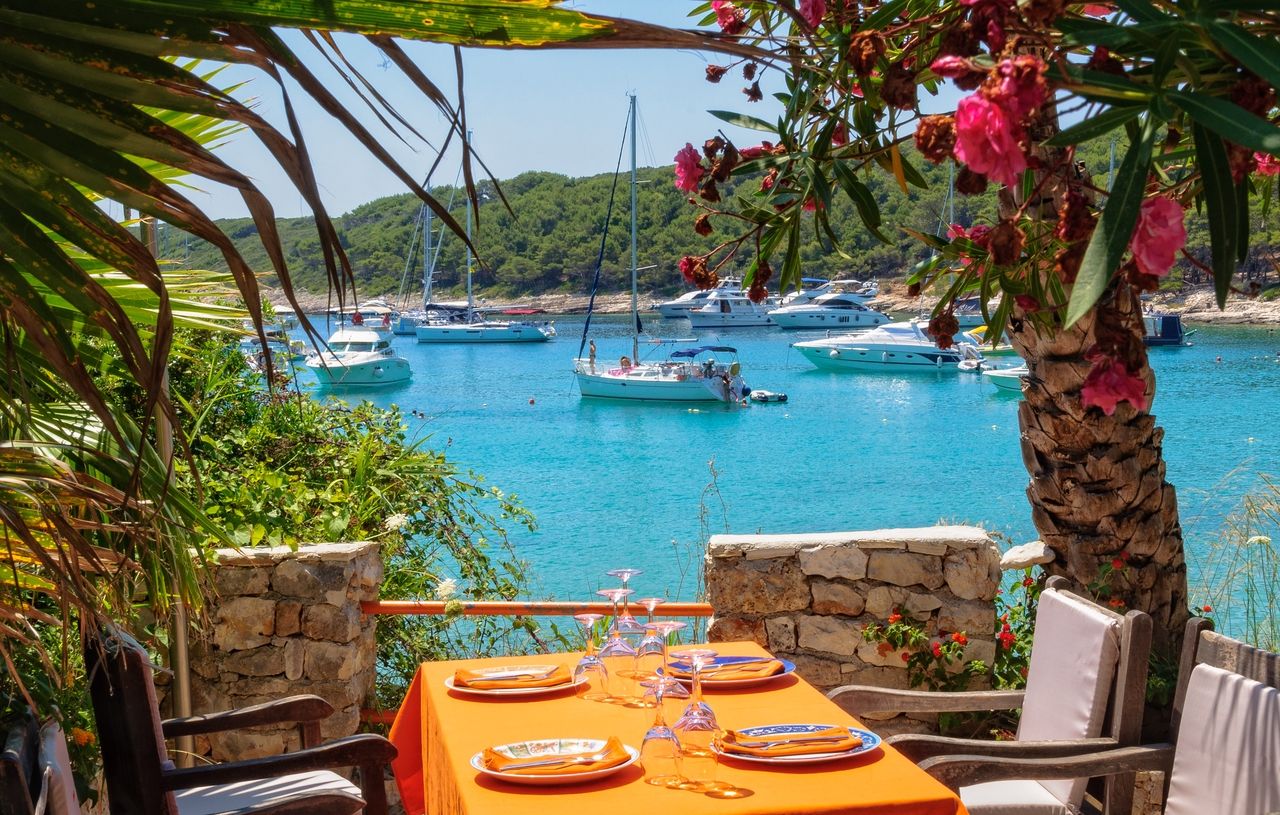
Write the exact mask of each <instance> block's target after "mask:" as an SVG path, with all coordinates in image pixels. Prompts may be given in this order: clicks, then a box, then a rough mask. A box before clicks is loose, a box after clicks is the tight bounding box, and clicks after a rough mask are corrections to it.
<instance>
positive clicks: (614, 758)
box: [481, 738, 631, 775]
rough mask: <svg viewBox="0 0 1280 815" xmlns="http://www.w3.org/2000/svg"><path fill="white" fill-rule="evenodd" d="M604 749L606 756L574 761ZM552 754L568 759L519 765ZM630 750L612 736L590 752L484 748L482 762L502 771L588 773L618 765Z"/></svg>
mask: <svg viewBox="0 0 1280 815" xmlns="http://www.w3.org/2000/svg"><path fill="white" fill-rule="evenodd" d="M601 753H603V754H604V757H603V758H600V759H595V760H592V761H571V760H569V759H574V758H591V757H594V756H597V755H600V754H601ZM553 758H557V759H565V761H564V763H562V764H542V765H539V766H537V767H523V768H522V767H520V766H519V765H521V764H525V763H530V762H534V761H541V760H546V761H550V760H551V759H553ZM630 758H631V756H630V754H628V753H627V751H626V750H624V749H623V748H622V742H620V741H618V740H617V739H616V738H610V739H609V740H608V741H607V742H605V744H604V747H602V748H600V749H599V750H594V751H592V752H590V753H564V754H563V755H558V756H542V757H535V756H526V757H523V758H507V757H506V756H504V755H502V754H501V753H498V752H496V751H494V750H492V749H490V748H485V751H484V756H483V758H481V763H483V764H484V766H485V767H487V768H488V769H490V770H493V771H494V772H500V773H509V774H511V775H567V774H569V773H589V772H594V771H596V770H607V769H609V768H610V767H616V766H618V765H619V764H624V763H626V761H627V760H628V759H630Z"/></svg>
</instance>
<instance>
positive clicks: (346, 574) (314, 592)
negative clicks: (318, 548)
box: [271, 560, 351, 600]
mask: <svg viewBox="0 0 1280 815" xmlns="http://www.w3.org/2000/svg"><path fill="white" fill-rule="evenodd" d="M350 577H351V564H350V563H343V562H332V561H322V562H318V563H304V562H302V561H299V560H286V561H284V562H283V563H281V564H280V565H279V566H277V567H276V570H275V574H273V575H272V577H271V588H272V589H273V590H274V591H275V592H276V593H278V594H281V595H283V596H284V597H286V598H298V599H302V600H320V599H324V598H325V595H326V593H327V592H335V591H340V592H342V594H343V596H345V595H346V591H347V585H348V583H349V582H350Z"/></svg>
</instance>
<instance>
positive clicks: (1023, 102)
mask: <svg viewBox="0 0 1280 815" xmlns="http://www.w3.org/2000/svg"><path fill="white" fill-rule="evenodd" d="M1044 67H1045V66H1044V60H1042V59H1040V58H1039V57H1036V56H1031V55H1025V56H1020V57H1014V58H1013V59H1005V60H1001V61H1000V64H999V65H997V66H996V69H995V72H994V74H993V75H992V77H991V79H989V80H988V81H987V83H986V84H984V85H983V88H982V91H983V95H984V96H986V97H987V98H988V99H990V100H991V101H992V102H995V103H996V104H997V105H999V106H1000V107H1002V108H1004V109H1005V110H1006V111H1008V112H1009V115H1010V116H1012V117H1013V118H1014V119H1015V120H1018V119H1021V118H1022V117H1023V116H1026V115H1027V114H1028V113H1030V112H1031V111H1033V110H1035V109H1036V108H1038V107H1040V105H1041V104H1043V103H1044V100H1045V97H1046V96H1048V95H1049V88H1048V86H1046V85H1045V82H1044Z"/></svg>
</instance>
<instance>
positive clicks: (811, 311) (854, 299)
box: [769, 292, 889, 329]
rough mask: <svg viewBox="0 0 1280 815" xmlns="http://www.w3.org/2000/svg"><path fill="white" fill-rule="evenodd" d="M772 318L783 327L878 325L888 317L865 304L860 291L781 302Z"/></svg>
mask: <svg viewBox="0 0 1280 815" xmlns="http://www.w3.org/2000/svg"><path fill="white" fill-rule="evenodd" d="M769 319H771V320H773V322H774V323H775V324H776V325H779V326H781V327H783V328H839V329H859V328H875V327H876V326H878V325H884V324H885V323H887V322H889V317H888V316H887V315H885V314H882V313H880V312H878V311H875V310H874V309H870V308H867V307H866V306H865V305H863V304H862V301H861V299H860V298H859V297H858V296H857V295H851V294H838V293H834V292H833V293H828V294H821V295H818V296H817V297H815V298H814V299H813V300H810V301H809V302H807V303H798V304H793V305H789V306H782V307H780V308H776V309H774V310H773V311H771V312H769Z"/></svg>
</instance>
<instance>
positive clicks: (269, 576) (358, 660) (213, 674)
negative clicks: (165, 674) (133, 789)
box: [191, 543, 382, 761]
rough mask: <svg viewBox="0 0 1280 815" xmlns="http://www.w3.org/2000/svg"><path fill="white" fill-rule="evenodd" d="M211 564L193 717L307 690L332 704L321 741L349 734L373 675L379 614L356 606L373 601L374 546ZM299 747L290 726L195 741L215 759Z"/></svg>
mask: <svg viewBox="0 0 1280 815" xmlns="http://www.w3.org/2000/svg"><path fill="white" fill-rule="evenodd" d="M211 568H212V573H213V585H214V590H215V593H216V596H215V598H214V599H213V601H212V603H211V606H210V608H209V609H208V619H209V621H210V623H211V625H210V626H209V628H208V631H207V636H206V637H204V638H202V639H201V640H199V641H196V642H193V643H192V649H191V671H192V678H191V681H192V707H193V709H194V712H196V713H209V712H213V711H218V710H227V709H230V708H238V707H244V706H246V705H253V704H258V703H260V702H268V701H272V700H275V699H280V698H282V697H285V696H291V695H294V694H299V693H313V694H315V695H317V696H321V697H323V698H324V699H326V700H327V701H328V702H329V703H330V704H332V705H333V707H334V714H333V715H332V716H330V717H329V718H328V719H326V720H325V721H324V722H323V723H322V724H321V727H320V730H321V733H322V735H323V736H324V738H325V739H331V738H337V737H339V736H349V735H351V734H352V733H355V732H356V731H357V730H358V728H359V724H360V706H361V703H362V702H363V701H364V700H365V697H366V696H368V695H369V694H370V692H371V691H372V690H373V681H374V675H375V671H376V665H375V662H376V659H375V657H376V643H375V641H374V620H375V618H373V617H369V616H366V615H364V614H362V613H361V611H360V602H361V601H362V600H376V599H378V588H379V586H380V585H381V583H382V559H381V557H380V555H379V552H378V545H377V544H376V543H322V544H313V545H307V546H300V547H298V549H297V550H296V551H294V550H292V549H289V548H288V547H274V548H263V549H253V548H247V549H243V550H240V551H236V550H233V549H220V550H218V551H217V552H216V557H215V561H214V563H213V564H212V567H211ZM297 747H298V731H297V728H296V727H291V726H288V725H284V726H280V727H263V728H257V729H254V730H252V731H236V732H232V733H225V734H216V735H214V736H212V737H210V738H209V739H207V740H206V739H200V740H198V742H197V752H200V753H201V754H208V755H211V756H212V757H213V759H214V760H215V761H229V760H236V759H249V758H257V757H260V756H266V755H274V754H277V753H281V752H283V751H285V750H286V749H287V750H294V749H297Z"/></svg>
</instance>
